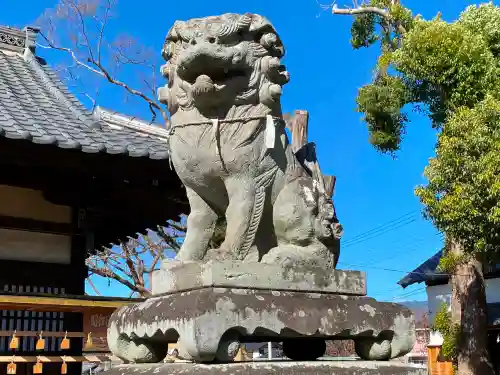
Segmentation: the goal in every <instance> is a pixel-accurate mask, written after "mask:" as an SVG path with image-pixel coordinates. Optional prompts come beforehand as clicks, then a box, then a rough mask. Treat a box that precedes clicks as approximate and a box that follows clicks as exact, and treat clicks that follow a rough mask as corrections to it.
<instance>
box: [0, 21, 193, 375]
mask: <svg viewBox="0 0 500 375" xmlns="http://www.w3.org/2000/svg"><path fill="white" fill-rule="evenodd" d="M36 35H37V30H35V29H33V28H25V29H23V30H19V29H13V28H8V27H0V171H1V173H0V292H1V291H3V292H5V293H7V294H9V293H10V294H16V293H17V294H19V293H21V294H26V293H28V294H30V293H45V294H52V295H75V296H83V295H84V292H85V291H84V287H85V279H86V277H87V274H88V272H87V268H86V266H85V259H86V255H87V254H88V253H89V252H91V251H93V250H94V249H99V248H100V247H101V246H109V244H110V243H118V242H119V241H120V239H126V238H127V236H134V235H135V234H136V233H138V232H145V230H146V229H148V228H156V227H157V225H159V224H161V223H164V222H166V221H167V220H168V219H175V218H177V217H178V215H179V214H181V213H187V211H188V209H189V206H188V205H187V203H186V200H185V196H184V194H185V193H184V189H183V188H182V185H181V183H180V181H179V179H178V178H177V176H176V174H175V172H174V171H173V170H171V169H170V167H169V162H168V150H167V143H166V134H167V131H166V130H165V129H164V128H161V127H158V126H153V125H148V124H147V123H145V122H142V121H139V120H136V119H133V118H128V117H125V116H121V115H117V114H114V113H112V112H109V111H105V110H102V109H98V110H96V111H95V112H94V113H90V112H89V111H88V110H87V109H86V108H85V107H84V106H83V105H82V104H81V103H80V102H79V101H78V100H77V99H76V98H75V97H74V96H73V95H72V94H71V93H70V92H69V91H68V89H67V88H66V87H65V86H64V85H63V84H62V83H61V82H60V80H59V79H58V78H57V76H56V74H55V73H54V72H53V71H52V70H51V69H50V67H49V66H48V65H47V63H46V62H45V61H44V60H43V59H41V58H40V57H38V56H37V55H36V51H35V38H36ZM0 313H1V314H2V319H1V320H0V321H1V327H0V330H1V331H6V330H12V329H14V330H26V329H29V330H32V331H33V330H35V331H46V332H49V331H61V332H64V331H68V332H69V331H74V332H81V331H82V324H83V323H82V314H80V313H71V312H67V313H63V312H50V311H49V312H46V313H40V312H30V311H27V310H25V309H19V311H12V310H2V311H1V312H0ZM33 340H34V339H32V341H31V344H21V345H20V348H19V349H18V352H20V353H21V354H22V353H23V351H24V352H29V353H32V352H33V345H34V343H33V342H34V341H33ZM8 349H9V348H8V345H6V342H5V340H4V339H2V338H0V352H1V353H0V354H1V355H11V354H12V353H11V352H10V351H9V350H8ZM53 351H56V352H57V351H58V348H57V347H55V346H54V345H52V346H51V345H49V344H47V345H46V348H45V349H44V353H45V354H47V353H49V354H50V353H51V352H53ZM46 352H47V353H46ZM9 353H10V354H9ZM71 353H72V354H81V345H80V347H78V345H76V346H72V349H71ZM17 354H19V353H17ZM17 354H16V355H17ZM20 371H21V370H20V368H19V367H18V369H17V373H18V374H19V373H21V372H20ZM24 371H26V373H30V371H32V369H31V368H30V367H29V366H28V367H26V369H25V370H23V372H24ZM0 372H4V373H5V368H4V367H1V364H0ZM72 372H73V371H72ZM43 373H44V374H46V373H47V370H46V369H44V371H43ZM56 373H60V372H59V370H57V372H56ZM73 373H74V372H73Z"/></svg>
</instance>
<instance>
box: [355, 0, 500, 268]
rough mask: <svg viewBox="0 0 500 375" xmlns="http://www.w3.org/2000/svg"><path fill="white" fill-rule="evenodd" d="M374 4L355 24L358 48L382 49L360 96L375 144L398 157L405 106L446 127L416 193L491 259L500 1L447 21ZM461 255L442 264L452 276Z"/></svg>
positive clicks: (375, 0) (498, 241)
mask: <svg viewBox="0 0 500 375" xmlns="http://www.w3.org/2000/svg"><path fill="white" fill-rule="evenodd" d="M393 3H395V4H393ZM364 6H372V7H378V8H379V10H380V11H379V12H376V13H365V14H363V15H361V16H358V17H356V18H355V20H354V22H353V27H352V30H351V32H352V40H351V42H352V43H353V46H354V47H355V48H360V47H369V46H373V45H375V44H379V45H380V51H381V52H380V56H379V58H378V62H377V75H376V77H375V79H374V81H373V82H372V83H370V84H367V85H365V86H364V87H362V88H361V89H360V90H359V92H358V98H357V109H358V111H359V112H361V113H363V115H364V121H365V122H366V124H367V126H368V130H369V133H370V142H371V143H372V144H373V145H374V147H375V148H377V149H378V150H380V151H381V152H386V153H394V152H395V151H397V150H398V149H399V148H400V145H401V141H402V139H403V135H404V133H405V127H406V125H407V123H408V116H407V114H406V113H405V112H404V110H403V109H404V108H407V107H406V105H407V104H410V105H413V106H414V108H420V109H422V111H423V112H424V113H425V114H426V115H427V116H428V117H429V118H430V119H431V121H432V125H433V126H434V127H435V128H436V129H439V131H440V133H439V136H438V143H437V149H436V157H435V158H433V159H431V161H430V164H429V166H428V167H427V168H426V169H425V176H426V177H427V179H428V184H427V185H426V186H420V187H419V188H417V190H416V193H417V195H418V197H419V198H420V200H421V201H422V203H423V204H424V205H425V206H426V215H427V217H429V218H430V219H432V220H433V222H434V224H435V225H436V227H437V228H438V229H440V230H441V231H442V232H445V233H446V234H447V235H448V236H450V237H451V238H454V239H456V240H459V241H461V242H462V243H463V245H464V248H465V250H466V252H467V253H468V254H473V255H478V254H481V256H482V257H483V258H485V259H488V258H490V259H491V258H492V257H493V256H494V255H496V253H497V250H496V249H498V248H499V245H500V92H499V88H500V69H499V68H500V7H498V6H495V5H494V4H493V3H488V4H482V5H480V6H471V7H468V8H467V9H466V10H465V11H464V12H463V13H462V14H461V15H460V17H459V19H458V20H456V21H454V22H445V21H443V20H442V19H441V17H440V16H439V15H438V16H436V17H435V18H434V19H431V20H424V19H422V18H421V17H414V16H413V15H412V12H411V11H410V10H409V9H407V8H405V7H404V6H403V5H401V4H399V2H393V1H390V0H372V1H371V2H369V3H368V4H366V5H364ZM384 12H385V14H387V17H384V16H383V15H382V13H384ZM402 29H403V30H404V32H402ZM485 255H487V256H485ZM461 261H464V259H457V258H456V257H454V256H453V255H451V254H448V255H447V256H446V257H444V258H443V261H442V264H441V266H442V268H443V269H445V270H448V271H450V272H451V270H453V268H454V266H456V265H457V264H458V263H457V262H461Z"/></svg>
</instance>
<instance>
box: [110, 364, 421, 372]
mask: <svg viewBox="0 0 500 375" xmlns="http://www.w3.org/2000/svg"><path fill="white" fill-rule="evenodd" d="M150 374H151V375H153V374H154V375H177V374H182V375H221V374H228V375H271V374H272V375H427V369H425V368H422V367H417V366H412V365H404V364H400V363H397V362H365V361H318V362H286V361H274V362H248V363H231V364H217V365H215V364H214V365H201V364H184V363H183V364H176V363H168V364H147V365H120V366H117V367H114V368H112V369H110V370H108V371H106V372H104V373H103V375H150Z"/></svg>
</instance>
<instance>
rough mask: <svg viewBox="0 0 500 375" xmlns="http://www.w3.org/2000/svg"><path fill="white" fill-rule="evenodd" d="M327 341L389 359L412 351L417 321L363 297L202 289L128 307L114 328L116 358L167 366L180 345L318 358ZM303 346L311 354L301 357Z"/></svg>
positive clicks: (194, 355) (214, 353) (190, 352)
mask: <svg viewBox="0 0 500 375" xmlns="http://www.w3.org/2000/svg"><path fill="white" fill-rule="evenodd" d="M327 339H353V340H354V341H355V343H356V351H357V353H358V355H359V356H360V357H361V358H363V359H367V360H388V359H391V358H395V357H399V356H402V355H405V354H406V353H408V352H409V351H410V350H411V349H412V347H413V345H414V343H415V323H414V317H413V314H412V313H411V311H410V310H409V309H407V308H405V307H403V306H401V305H397V304H393V303H385V302H377V301H375V300H374V299H372V298H368V297H361V296H343V295H335V294H322V293H306V292H297V291H294V292H283V291H281V292H278V291H262V290H252V289H231V288H203V289H199V290H193V291H189V292H181V293H174V294H170V295H165V296H159V297H153V298H150V299H148V300H147V301H145V302H142V303H139V304H135V305H129V306H125V307H123V308H121V309H119V310H117V311H116V312H115V313H114V314H113V316H112V317H111V319H110V322H109V328H108V343H109V346H110V349H111V350H112V351H113V353H114V354H115V355H116V356H118V357H120V358H122V359H123V360H125V361H128V362H137V363H139V362H142V363H144V362H158V361H161V360H162V359H163V358H162V355H163V356H164V355H165V353H166V351H167V347H168V343H175V342H178V343H179V347H180V350H179V351H180V355H181V356H182V357H184V358H187V359H192V360H193V361H196V362H213V361H219V362H229V361H231V360H232V358H234V356H235V355H236V353H237V351H238V348H239V343H240V342H266V341H274V342H283V343H284V346H285V347H286V348H287V349H286V351H287V352H288V355H289V356H290V358H291V359H302V360H314V359H317V358H319V357H321V356H322V355H323V353H324V349H322V348H323V344H322V342H323V341H324V340H327ZM309 344H310V345H309ZM297 345H299V346H300V347H302V348H304V347H306V346H307V347H308V348H311V350H308V351H306V352H307V353H305V352H304V354H301V353H298V352H297V351H296V350H294V349H293V348H294V347H295V346H297ZM313 349H314V350H313ZM297 353H298V354H297Z"/></svg>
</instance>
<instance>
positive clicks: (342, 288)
mask: <svg viewBox="0 0 500 375" xmlns="http://www.w3.org/2000/svg"><path fill="white" fill-rule="evenodd" d="M152 284H153V290H152V291H153V294H154V295H161V294H168V293H175V292H183V291H188V290H194V289H199V288H207V287H222V288H247V289H255V290H257V289H263V290H271V289H272V290H283V291H294V290H295V291H302V292H307V291H310V292H320V293H335V294H345V295H356V296H364V295H366V276H365V273H364V272H361V271H344V270H326V269H324V268H319V267H309V268H300V267H294V268H284V267H282V266H281V265H277V264H266V263H243V262H235V261H220V262H214V261H209V262H205V263H201V262H179V261H175V260H168V261H164V262H162V264H161V268H160V270H158V271H155V272H154V273H153V283H152Z"/></svg>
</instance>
